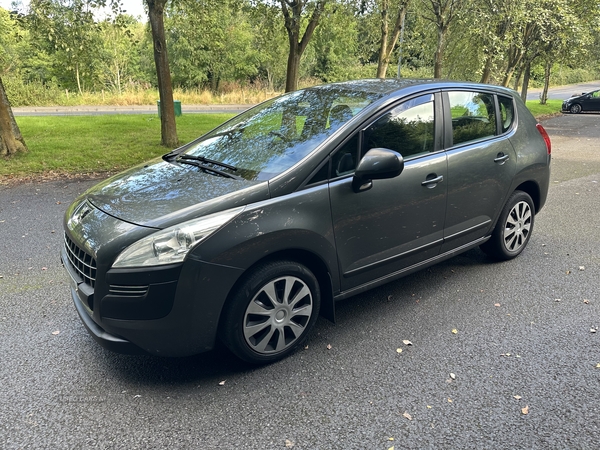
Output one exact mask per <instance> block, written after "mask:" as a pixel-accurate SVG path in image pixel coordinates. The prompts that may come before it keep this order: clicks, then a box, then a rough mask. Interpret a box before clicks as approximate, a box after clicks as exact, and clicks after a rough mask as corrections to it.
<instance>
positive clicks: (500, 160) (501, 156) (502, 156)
mask: <svg viewBox="0 0 600 450" xmlns="http://www.w3.org/2000/svg"><path fill="white" fill-rule="evenodd" d="M508 158H509V156H508V155H505V154H504V153H498V156H496V159H494V162H496V163H500V165H502V164H504V163H505V162H506V161H508Z"/></svg>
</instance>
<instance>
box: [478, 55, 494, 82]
mask: <svg viewBox="0 0 600 450" xmlns="http://www.w3.org/2000/svg"><path fill="white" fill-rule="evenodd" d="M493 59H494V57H493V55H492V54H489V55H488V56H487V58H485V66H484V67H483V73H482V74H481V81H480V83H489V82H490V78H491V76H492V64H493Z"/></svg>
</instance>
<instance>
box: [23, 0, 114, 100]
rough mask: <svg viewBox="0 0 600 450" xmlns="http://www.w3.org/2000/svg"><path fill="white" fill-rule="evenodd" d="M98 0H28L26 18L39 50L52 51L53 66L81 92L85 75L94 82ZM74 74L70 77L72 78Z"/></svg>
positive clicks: (97, 42) (98, 36)
mask: <svg viewBox="0 0 600 450" xmlns="http://www.w3.org/2000/svg"><path fill="white" fill-rule="evenodd" d="M100 3H103V2H101V1H98V0H67V1H62V0H31V2H30V5H29V8H30V14H29V20H30V22H31V27H30V29H31V31H32V32H33V33H35V34H36V36H37V39H36V42H37V46H38V48H39V50H40V51H46V52H48V53H49V54H52V55H54V58H53V61H54V64H53V66H54V70H55V71H56V75H58V76H59V77H61V78H63V80H66V79H70V80H71V82H72V81H73V78H74V82H75V86H76V87H77V90H78V91H79V93H80V94H82V93H83V87H82V83H83V81H84V79H86V78H87V79H88V80H89V81H90V83H92V82H93V66H94V65H95V61H96V56H97V55H98V54H99V53H100V48H101V38H100V28H99V26H98V24H97V23H96V21H95V19H94V9H95V8H98V7H99V6H101V5H100ZM71 77H73V78H71Z"/></svg>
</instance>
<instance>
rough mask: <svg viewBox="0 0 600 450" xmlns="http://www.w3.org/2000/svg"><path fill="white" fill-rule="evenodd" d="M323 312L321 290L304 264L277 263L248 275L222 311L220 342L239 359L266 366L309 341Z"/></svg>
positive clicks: (262, 267) (264, 266) (269, 264)
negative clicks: (307, 337)
mask: <svg viewBox="0 0 600 450" xmlns="http://www.w3.org/2000/svg"><path fill="white" fill-rule="evenodd" d="M320 306H321V294H320V290H319V284H318V281H317V279H316V277H315V276H314V274H313V273H312V272H311V271H310V270H309V269H308V268H306V267H305V266H303V265H302V264H298V263H295V262H292V261H277V262H271V263H268V264H265V265H262V266H260V267H258V268H256V269H255V270H253V271H252V272H250V273H249V274H248V275H247V276H246V278H245V280H244V281H243V282H242V284H241V285H240V286H239V288H238V289H237V290H236V292H234V293H233V296H232V297H231V298H230V300H229V301H228V303H227V304H226V306H225V309H224V311H223V321H222V322H221V326H220V337H221V339H222V340H223V342H224V343H225V345H226V346H227V347H228V348H229V349H230V350H231V351H232V352H233V353H234V354H235V355H236V356H238V357H239V358H241V359H243V360H244V361H247V362H250V363H253V364H266V363H270V362H274V361H277V360H279V359H282V358H284V357H285V356H287V355H288V354H290V353H291V352H292V351H293V350H294V349H295V348H297V347H298V346H300V345H301V344H302V342H304V340H305V339H306V336H307V335H308V333H309V331H310V329H311V328H312V327H313V325H314V324H315V322H316V320H317V317H318V315H319V308H320Z"/></svg>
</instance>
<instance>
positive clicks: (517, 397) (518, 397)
mask: <svg viewBox="0 0 600 450" xmlns="http://www.w3.org/2000/svg"><path fill="white" fill-rule="evenodd" d="M513 397H514V398H516V399H517V400H521V399H522V398H523V397H521V396H520V395H513Z"/></svg>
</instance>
